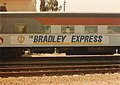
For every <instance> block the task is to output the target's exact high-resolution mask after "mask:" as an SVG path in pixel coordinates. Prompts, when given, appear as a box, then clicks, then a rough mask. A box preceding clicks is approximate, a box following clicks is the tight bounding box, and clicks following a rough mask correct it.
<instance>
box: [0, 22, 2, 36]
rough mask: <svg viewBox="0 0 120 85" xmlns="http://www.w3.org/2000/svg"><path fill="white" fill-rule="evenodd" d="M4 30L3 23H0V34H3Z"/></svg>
mask: <svg viewBox="0 0 120 85" xmlns="http://www.w3.org/2000/svg"><path fill="white" fill-rule="evenodd" d="M2 28H3V26H2V23H0V34H1V33H2Z"/></svg>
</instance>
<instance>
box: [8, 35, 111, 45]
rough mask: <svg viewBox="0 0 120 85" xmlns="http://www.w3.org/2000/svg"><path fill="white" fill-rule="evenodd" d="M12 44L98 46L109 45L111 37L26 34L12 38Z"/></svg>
mask: <svg viewBox="0 0 120 85" xmlns="http://www.w3.org/2000/svg"><path fill="white" fill-rule="evenodd" d="M10 40H11V41H10V42H11V44H16V45H18V44H20V45H26V44H27V45H46V44H47V45H59V44H63V45H66V44H67V45H72V44H73V45H82V44H84V45H97V44H100V45H102V44H109V36H103V35H78V34H75V35H52V34H51V35H50V34H46V35H41V34H25V35H13V36H11V39H10Z"/></svg>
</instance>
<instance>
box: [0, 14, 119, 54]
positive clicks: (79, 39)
mask: <svg viewBox="0 0 120 85" xmlns="http://www.w3.org/2000/svg"><path fill="white" fill-rule="evenodd" d="M26 48H30V49H31V48H32V51H34V52H40V53H45V52H53V50H54V48H58V49H59V52H66V53H67V54H90V53H92V54H93V53H114V52H115V49H119V48H120V14H118V13H9V12H6V13H4V12H3V13H0V54H1V55H5V54H9V52H10V53H11V52H15V53H16V55H17V54H21V53H19V52H21V51H22V50H24V49H26ZM6 51H7V52H8V53H6ZM13 54H14V53H13Z"/></svg>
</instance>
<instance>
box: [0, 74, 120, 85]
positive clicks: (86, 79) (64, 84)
mask: <svg viewBox="0 0 120 85" xmlns="http://www.w3.org/2000/svg"><path fill="white" fill-rule="evenodd" d="M0 85H120V73H113V74H108V73H107V74H86V75H71V76H70V75H69V76H68V75H63V76H43V77H35V76H34V77H8V78H1V77H0Z"/></svg>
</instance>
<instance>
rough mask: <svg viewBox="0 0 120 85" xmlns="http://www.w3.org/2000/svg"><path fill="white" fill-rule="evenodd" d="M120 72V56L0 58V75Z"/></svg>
mask: <svg viewBox="0 0 120 85" xmlns="http://www.w3.org/2000/svg"><path fill="white" fill-rule="evenodd" d="M112 72H120V57H119V56H110V57H108V56H107V57H104V56H102V57H70V58H20V59H9V60H8V59H2V60H1V63H0V77H11V76H12V77H14V76H43V75H47V76H49V75H68V74H69V75H73V74H91V73H112Z"/></svg>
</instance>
